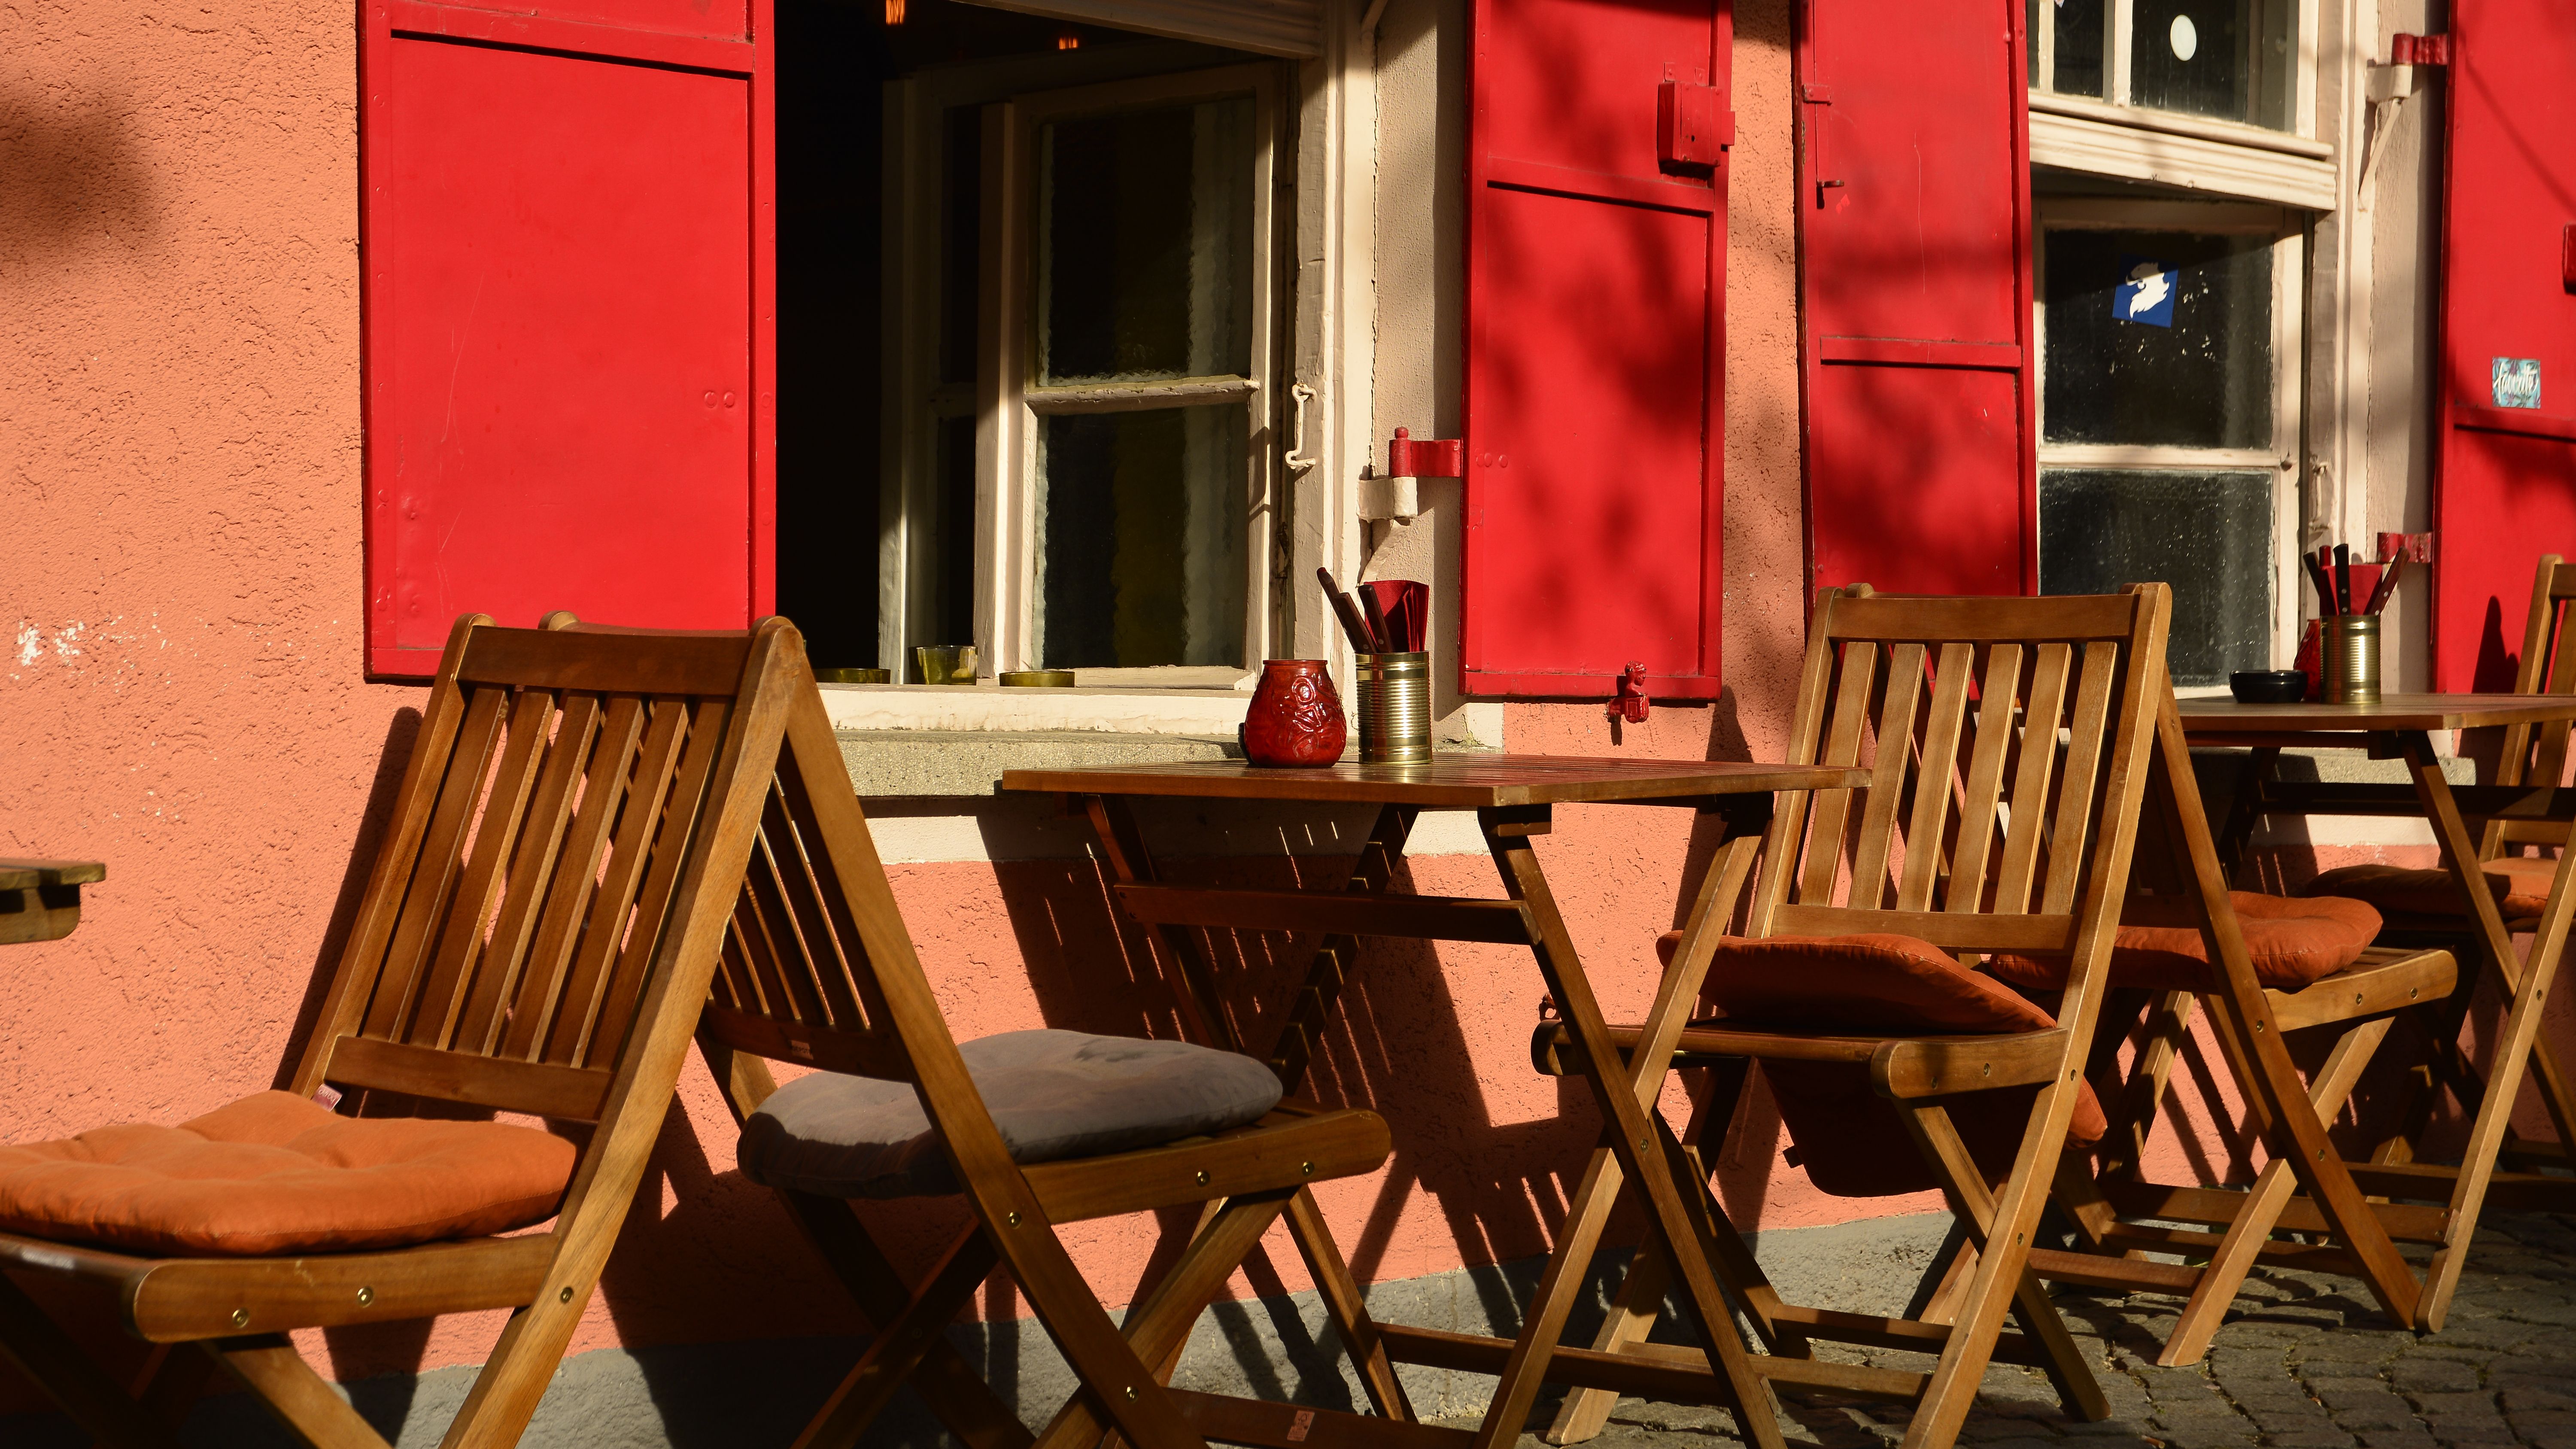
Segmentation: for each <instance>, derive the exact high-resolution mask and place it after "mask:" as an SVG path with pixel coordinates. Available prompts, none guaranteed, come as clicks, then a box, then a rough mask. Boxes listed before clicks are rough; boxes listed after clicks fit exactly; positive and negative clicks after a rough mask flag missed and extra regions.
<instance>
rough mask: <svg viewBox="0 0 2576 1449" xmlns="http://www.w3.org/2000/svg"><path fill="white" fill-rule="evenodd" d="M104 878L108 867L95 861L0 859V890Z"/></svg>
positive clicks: (24, 889) (66, 883)
mask: <svg viewBox="0 0 2576 1449" xmlns="http://www.w3.org/2000/svg"><path fill="white" fill-rule="evenodd" d="M105 879H107V867H106V866H105V865H102V864H100V863H99V862H97V861H95V860H0V891H27V890H34V889H36V888H37V887H39V886H67V885H89V884H92V883H94V882H97V881H103V880H105Z"/></svg>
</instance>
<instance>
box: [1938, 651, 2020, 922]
mask: <svg viewBox="0 0 2576 1449" xmlns="http://www.w3.org/2000/svg"><path fill="white" fill-rule="evenodd" d="M2025 652H2026V651H2025V650H2024V649H2023V647H2022V646H2021V645H2019V644H1996V645H1992V646H1990V647H1989V648H1988V649H1987V651H1986V673H1985V680H1984V685H1983V688H1982V690H1981V693H1980V698H1979V699H1978V702H1977V730H1976V746H1975V748H1974V749H1973V750H1972V751H1971V752H1970V754H1969V757H1968V779H1967V784H1966V787H1965V789H1964V791H1963V792H1962V795H1961V799H1960V802H1959V833H1958V837H1957V839H1956V841H1955V843H1954V845H1953V848H1952V853H1951V864H1950V888H1949V892H1948V895H1947V898H1946V899H1945V900H1944V901H1943V902H1942V909H1944V910H1950V911H1974V910H1978V909H1980V908H1982V907H1983V906H1984V904H1985V895H1986V882H1987V880H1988V879H1989V878H1990V877H1989V876H1988V873H1987V872H1988V867H1989V866H1990V865H1991V864H1992V863H1993V862H1992V856H1993V855H1994V851H1995V841H1996V833H1995V825H1996V816H1997V814H1998V813H1999V812H2000V810H2001V808H2002V805H2003V797H2004V763H2005V761H2006V760H2008V759H2010V758H2011V756H2012V743H2013V716H2014V712H2015V710H2016V709H2017V708H2018V706H2019V705H2020V703H2021V675H2022V659H2023V656H2024V654H2025Z"/></svg>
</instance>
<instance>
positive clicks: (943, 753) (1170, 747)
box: [836, 729, 1243, 799]
mask: <svg viewBox="0 0 2576 1449" xmlns="http://www.w3.org/2000/svg"><path fill="white" fill-rule="evenodd" d="M836 733H837V734H838V736H839V738H840V741H841V759H842V760H843V762H845V763H846V764H847V765H848V766H849V768H850V783H851V784H853V785H856V786H857V787H858V791H859V795H860V798H862V799H874V798H878V797H881V796H907V797H921V796H941V795H946V796H954V795H990V794H992V793H993V792H994V790H995V789H996V788H998V787H999V785H1000V783H1001V779H1002V772H1003V771H1004V770H1082V769H1098V768H1100V767H1102V766H1105V765H1168V764H1179V763H1182V762H1183V761H1189V760H1229V759H1232V760H1239V759H1241V758H1243V751H1242V749H1241V748H1239V747H1238V746H1237V745H1236V744H1235V742H1234V739H1233V737H1232V732H1231V731H1228V732H1227V734H1226V735H1225V736H1224V737H1221V738H1219V737H1210V736H1199V735H1164V734H1113V733H1110V732H1108V731H1104V730H976V729H946V730H942V729H892V730H887V729H878V730H850V729H845V730H839V731H836Z"/></svg>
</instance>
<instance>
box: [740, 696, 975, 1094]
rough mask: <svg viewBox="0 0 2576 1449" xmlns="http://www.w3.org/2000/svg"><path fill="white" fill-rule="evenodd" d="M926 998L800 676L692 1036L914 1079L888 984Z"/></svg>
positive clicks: (827, 734)
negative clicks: (721, 946) (721, 947)
mask: <svg viewBox="0 0 2576 1449" xmlns="http://www.w3.org/2000/svg"><path fill="white" fill-rule="evenodd" d="M890 991H891V992H892V993H894V995H896V996H897V997H899V998H901V999H903V1000H904V1001H907V1002H914V1003H919V1004H921V1005H923V1006H925V1007H927V1008H928V1014H927V1015H926V1016H924V1017H921V1018H917V1019H916V1020H917V1024H918V1026H919V1028H920V1029H922V1030H926V1031H935V1032H936V1034H937V1036H938V1038H939V1039H940V1040H941V1041H942V1042H947V1043H949V1052H950V1054H952V1055H953V1051H954V1047H953V1041H952V1039H950V1038H949V1036H948V1034H947V1030H946V1026H945V1023H944V1021H941V1020H940V1019H939V1018H938V1016H937V1009H936V1007H935V1005H933V1004H931V1003H932V997H931V992H930V986H929V981H928V978H927V977H925V976H924V975H923V974H922V970H921V961H920V958H919V957H918V956H917V955H916V954H915V953H914V950H913V945H912V937H911V934H910V933H909V932H908V931H907V930H906V929H905V927H904V924H903V916H902V913H901V912H900V911H899V910H898V909H897V907H896V905H895V899H894V891H893V888H892V886H891V885H890V884H889V883H888V882H887V879H886V873H885V866H884V864H883V862H882V861H881V860H880V858H879V857H878V855H877V850H876V842H875V840H874V839H873V838H872V837H871V836H870V834H869V831H868V824H867V817H866V814H865V812H864V811H863V810H862V809H861V807H860V804H859V801H858V796H857V794H856V793H855V792H854V791H853V789H852V788H851V785H850V779H849V767H848V764H847V762H846V761H845V760H844V759H843V757H842V755H841V751H840V744H839V741H838V740H837V739H835V737H834V736H833V734H832V728H831V722H830V720H829V719H828V718H827V717H826V715H825V713H824V711H823V707H822V701H821V696H820V694H819V692H817V691H816V690H815V689H814V688H813V686H812V685H811V684H810V683H806V684H804V685H802V686H801V687H800V690H799V694H798V700H797V705H796V708H795V709H793V710H792V711H791V712H790V714H789V717H788V720H787V726H786V738H785V740H784V741H783V742H782V746H781V748H780V750H779V754H778V766H777V773H776V776H775V778H774V779H772V780H771V782H770V786H769V790H768V794H767V797H766V798H765V800H764V801H763V805H762V810H761V818H760V831H759V834H758V836H757V837H756V838H755V839H754V841H753V842H752V850H751V861H750V865H749V869H748V874H747V875H746V877H745V879H744V882H743V888H742V893H741V895H740V896H739V897H738V898H737V899H736V901H735V902H734V909H733V915H732V918H731V920H730V921H729V922H728V923H727V927H726V931H725V938H724V950H723V954H722V955H721V956H720V958H719V959H718V963H717V969H716V975H715V980H714V983H713V986H712V989H711V991H710V993H709V998H708V1001H707V1005H706V1010H705V1013H704V1015H703V1016H702V1017H701V1018H700V1021H699V1025H698V1034H699V1037H700V1039H701V1041H703V1042H706V1043H708V1044H710V1045H713V1046H716V1047H721V1048H726V1049H730V1050H732V1051H736V1052H745V1053H749V1054H750V1055H752V1056H756V1057H766V1058H768V1059H770V1060H772V1061H783V1062H790V1063H794V1064H797V1065H800V1066H812V1067H820V1068H824V1069H826V1070H829V1071H836V1072H847V1073H851V1074H853V1075H857V1076H863V1077H875V1078H878V1079H880V1080H884V1081H912V1080H914V1079H915V1073H914V1069H913V1065H912V1055H913V1053H912V1051H910V1050H907V1049H906V1048H905V1046H904V1045H903V1042H902V1039H901V1037H900V1034H899V1033H898V1032H897V1031H896V1030H895V1029H894V1025H893V1023H894V1012H893V1010H892V1008H891V1007H890V1005H889V1003H888V999H887V998H888V993H889V992H890Z"/></svg>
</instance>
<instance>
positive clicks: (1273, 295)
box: [975, 61, 1294, 689]
mask: <svg viewBox="0 0 2576 1449" xmlns="http://www.w3.org/2000/svg"><path fill="white" fill-rule="evenodd" d="M1281 70H1282V66H1281V65H1280V64H1279V63H1277V62H1269V61H1248V62H1244V63H1242V64H1237V65H1224V66H1215V67H1206V68H1200V69H1194V70H1186V71H1175V72H1167V73H1164V74H1160V75H1150V76H1140V77H1136V78H1134V79H1128V80H1116V81H1105V82H1099V83H1095V84H1090V85H1077V86H1066V87H1061V88H1054V89H1049V90H1045V91H1034V92H1024V93H1022V94H1020V95H1017V96H1014V97H1012V98H1011V99H1010V100H1008V101H1004V102H1000V103H997V104H995V105H991V106H988V107H986V109H985V112H984V137H985V145H984V165H985V177H984V203H985V204H984V211H983V218H984V222H983V225H984V238H983V250H984V268H983V272H984V275H983V284H984V285H983V288H982V299H983V307H984V315H983V317H982V318H981V319H980V325H979V327H978V332H979V334H980V342H981V352H980V354H979V357H978V360H977V367H976V414H977V420H976V429H975V474H976V482H975V566H976V579H975V633H976V637H977V638H978V640H980V641H982V642H983V643H984V646H985V648H986V650H987V651H988V653H989V655H990V659H989V661H988V672H995V673H998V672H1000V671H1002V670H1018V669H1036V668H1041V667H1044V666H1042V665H1041V664H1040V663H1039V662H1038V661H1037V659H1036V657H1035V651H1036V645H1037V609H1038V593H1039V583H1038V581H1039V578H1040V577H1041V572H1042V568H1043V560H1042V559H1041V558H1040V557H1039V556H1038V552H1037V537H1038V517H1037V509H1038V495H1039V487H1038V478H1037V468H1038V432H1039V420H1040V419H1041V418H1044V417H1047V416H1054V415H1063V414H1079V413H1105V412H1121V411H1140V410H1144V409H1148V408H1157V407H1173V406H1182V405H1189V404H1198V403H1208V402H1220V401H1229V400H1235V401H1240V402H1241V403H1242V404H1243V405H1244V407H1245V408H1246V409H1247V410H1248V412H1249V415H1248V417H1247V418H1246V420H1245V427H1244V444H1245V446H1244V452H1245V458H1244V480H1243V483H1244V488H1245V494H1246V496H1245V507H1244V530H1245V535H1246V537H1245V550H1244V568H1245V575H1246V577H1245V580H1244V602H1243V612H1244V619H1243V639H1242V645H1241V647H1242V651H1243V652H1242V659H1243V663H1242V665H1241V666H1234V665H1197V666H1193V665H1168V666H1157V667H1149V668H1116V667H1093V666H1076V667H1075V676H1076V678H1077V680H1078V681H1079V682H1080V683H1081V684H1082V685H1084V686H1086V687H1094V686H1103V687H1111V688H1165V689H1170V688H1202V689H1211V688H1212V689H1233V688H1236V687H1238V686H1241V685H1244V684H1246V683H1248V682H1249V681H1250V680H1252V679H1253V678H1254V677H1256V676H1257V675H1258V674H1259V672H1260V660H1261V659H1262V658H1263V657H1264V655H1265V653H1266V650H1267V644H1268V640H1269V634H1270V628H1269V621H1270V614H1271V590H1272V587H1273V580H1272V576H1271V575H1272V571H1271V569H1270V567H1269V560H1270V555H1271V552H1272V550H1271V547H1270V545H1271V542H1272V540H1271V534H1272V533H1273V531H1274V530H1275V529H1276V526H1277V516H1278V514H1279V512H1280V511H1281V503H1282V500H1283V495H1284V491H1285V487H1286V478H1285V476H1284V473H1283V470H1282V468H1281V466H1280V461H1279V458H1278V456H1277V454H1278V452H1279V449H1278V447H1277V446H1276V441H1275V426H1274V418H1273V414H1275V412H1276V411H1277V402H1278V394H1279V392H1280V391H1281V389H1280V388H1279V387H1278V386H1277V385H1276V381H1275V379H1276V377H1277V375H1278V370H1279V356H1278V354H1279V334H1280V332H1281V330H1282V327H1283V324H1286V323H1287V321H1288V319H1287V318H1285V317H1284V316H1283V315H1282V308H1281V305H1280V304H1281V301H1282V299H1283V298H1284V296H1285V292H1284V289H1283V287H1282V279H1281V277H1280V275H1279V268H1278V265H1277V258H1278V255H1279V249H1278V247H1277V244H1276V243H1277V236H1278V231H1279V221H1280V216H1279V213H1280V210H1281V207H1280V205H1279V203H1280V201H1281V199H1282V198H1281V197H1280V194H1279V190H1280V188H1279V184H1278V181H1279V174H1280V165H1279V162H1280V156H1279V152H1280V147H1281V144H1282V140H1283V137H1284V135H1285V133H1286V131H1287V127H1286V126H1285V124H1284V117H1283V115H1282V114H1281V100H1280V96H1281V90H1282V77H1281V74H1280V72H1281ZM1246 93H1249V94H1250V95H1251V96H1252V98H1253V128H1254V141H1253V177H1252V187H1253V194H1252V223H1251V228H1250V231H1251V246H1252V258H1251V269H1252V299H1251V303H1252V335H1251V337H1250V339H1249V341H1250V346H1249V357H1248V362H1247V365H1248V366H1249V367H1250V368H1251V374H1250V375H1249V376H1248V377H1247V376H1242V375H1233V374H1229V375H1226V376H1222V377H1190V378H1168V379H1157V380H1154V381H1151V382H1110V383H1080V384H1070V385H1055V386H1042V385H1040V384H1039V382H1038V380H1037V377H1036V354H1037V329H1038V325H1039V317H1038V307H1037V303H1038V300H1039V298H1038V281H1037V259H1038V248H1039V245H1040V242H1039V237H1038V230H1037V229H1038V222H1039V218H1038V215H1037V206H1036V200H1037V191H1038V183H1039V177H1038V173H1037V167H1038V157H1037V134H1038V128H1039V127H1040V126H1042V125H1044V124H1046V123H1047V122H1048V121H1051V120H1054V119H1058V118H1061V117H1066V116H1077V115H1100V114H1107V113H1114V112H1117V111H1123V110H1140V109H1146V108H1150V107H1154V106H1163V105H1170V104H1173V103H1175V102H1188V101H1195V100H1213V99H1218V98H1222V97H1227V96H1238V95H1243V94H1246ZM1289 202H1290V205H1291V206H1292V207H1293V206H1294V198H1293V197H1291V198H1289Z"/></svg>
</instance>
